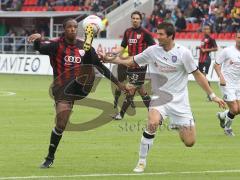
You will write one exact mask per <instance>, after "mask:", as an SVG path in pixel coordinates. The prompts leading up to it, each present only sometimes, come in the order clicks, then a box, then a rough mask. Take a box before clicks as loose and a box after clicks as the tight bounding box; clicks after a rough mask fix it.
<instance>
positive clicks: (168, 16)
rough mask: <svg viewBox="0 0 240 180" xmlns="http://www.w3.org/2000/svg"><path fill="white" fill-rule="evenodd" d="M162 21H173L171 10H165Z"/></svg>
mask: <svg viewBox="0 0 240 180" xmlns="http://www.w3.org/2000/svg"><path fill="white" fill-rule="evenodd" d="M163 21H164V22H168V23H171V24H174V21H173V18H172V11H171V10H166V12H165V17H164V20H163Z"/></svg>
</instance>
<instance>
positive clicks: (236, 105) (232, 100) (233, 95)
mask: <svg viewBox="0 0 240 180" xmlns="http://www.w3.org/2000/svg"><path fill="white" fill-rule="evenodd" d="M214 68H215V71H216V72H217V75H218V77H219V81H220V89H221V91H222V94H223V99H224V101H225V102H226V103H227V106H228V108H229V109H228V110H226V111H224V112H218V113H217V116H218V119H219V120H220V126H221V127H222V128H224V132H225V134H226V135H228V136H234V133H233V130H232V128H231V125H232V122H233V119H234V117H235V116H236V115H237V114H239V113H240V32H237V33H236V44H235V45H234V46H230V47H227V48H225V49H224V50H223V51H222V52H221V53H220V55H219V57H218V58H217V59H216V62H215V65H214Z"/></svg>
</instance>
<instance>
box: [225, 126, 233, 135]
mask: <svg viewBox="0 0 240 180" xmlns="http://www.w3.org/2000/svg"><path fill="white" fill-rule="evenodd" d="M224 133H225V134H226V135H227V136H235V134H234V133H233V130H232V128H230V129H224Z"/></svg>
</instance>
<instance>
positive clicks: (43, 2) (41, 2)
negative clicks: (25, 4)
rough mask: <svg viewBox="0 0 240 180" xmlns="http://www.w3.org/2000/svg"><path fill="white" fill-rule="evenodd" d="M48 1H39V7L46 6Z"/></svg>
mask: <svg viewBox="0 0 240 180" xmlns="http://www.w3.org/2000/svg"><path fill="white" fill-rule="evenodd" d="M47 1H48V0H38V6H45V5H46V2H47Z"/></svg>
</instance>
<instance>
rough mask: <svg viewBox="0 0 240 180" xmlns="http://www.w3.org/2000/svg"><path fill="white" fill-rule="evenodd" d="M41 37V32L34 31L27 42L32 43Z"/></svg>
mask: <svg viewBox="0 0 240 180" xmlns="http://www.w3.org/2000/svg"><path fill="white" fill-rule="evenodd" d="M41 38H42V35H41V34H38V33H35V34H32V35H30V36H29V37H28V39H27V40H28V42H29V43H32V42H34V41H35V40H37V39H41Z"/></svg>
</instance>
